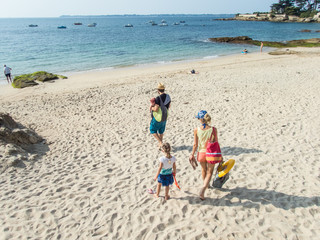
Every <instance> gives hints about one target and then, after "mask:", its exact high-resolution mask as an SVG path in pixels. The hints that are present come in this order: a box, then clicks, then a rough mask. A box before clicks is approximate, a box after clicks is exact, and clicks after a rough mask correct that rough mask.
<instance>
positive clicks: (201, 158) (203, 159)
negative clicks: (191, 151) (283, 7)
mask: <svg viewBox="0 0 320 240" xmlns="http://www.w3.org/2000/svg"><path fill="white" fill-rule="evenodd" d="M197 160H198V162H207V163H210V164H217V163H219V162H221V160H217V161H207V160H206V153H205V152H198V154H197Z"/></svg>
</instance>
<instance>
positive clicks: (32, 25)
mask: <svg viewBox="0 0 320 240" xmlns="http://www.w3.org/2000/svg"><path fill="white" fill-rule="evenodd" d="M29 27H38V25H37V24H30V25H29Z"/></svg>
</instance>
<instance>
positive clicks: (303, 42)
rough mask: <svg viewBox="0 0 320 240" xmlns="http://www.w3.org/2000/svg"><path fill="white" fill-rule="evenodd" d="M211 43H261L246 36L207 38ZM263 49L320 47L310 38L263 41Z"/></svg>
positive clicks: (316, 40) (316, 39)
mask: <svg viewBox="0 0 320 240" xmlns="http://www.w3.org/2000/svg"><path fill="white" fill-rule="evenodd" d="M209 41H211V42H221V43H237V44H249V45H255V46H260V44H261V41H258V40H253V39H252V38H250V37H248V36H239V37H220V38H209ZM263 45H264V46H265V47H275V48H283V47H320V38H311V39H300V40H292V41H288V42H270V41H263Z"/></svg>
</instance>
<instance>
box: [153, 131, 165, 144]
mask: <svg viewBox="0 0 320 240" xmlns="http://www.w3.org/2000/svg"><path fill="white" fill-rule="evenodd" d="M152 135H153V136H154V137H155V139H157V141H158V145H159V147H161V146H162V139H163V134H158V133H153V134H152Z"/></svg>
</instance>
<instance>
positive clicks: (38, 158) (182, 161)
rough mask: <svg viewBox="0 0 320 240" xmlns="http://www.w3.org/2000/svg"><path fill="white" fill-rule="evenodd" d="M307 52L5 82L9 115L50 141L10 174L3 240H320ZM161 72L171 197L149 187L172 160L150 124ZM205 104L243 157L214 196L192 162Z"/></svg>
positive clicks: (316, 108) (318, 128)
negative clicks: (173, 172)
mask: <svg viewBox="0 0 320 240" xmlns="http://www.w3.org/2000/svg"><path fill="white" fill-rule="evenodd" d="M294 51H297V52H298V53H297V54H291V55H269V54H267V53H253V54H247V55H234V56H226V57H220V58H217V59H207V60H201V61H190V62H181V63H174V64H168V65H153V66H143V67H134V68H133V67H132V68H123V69H116V70H110V71H105V72H88V73H81V74H74V75H72V76H70V77H69V79H66V80H57V81H55V82H54V83H45V84H40V85H38V86H36V87H32V88H25V89H13V88H12V87H10V86H8V85H6V86H0V112H4V113H9V114H10V116H12V117H13V118H14V119H15V120H16V121H17V122H19V123H21V124H22V125H24V126H26V127H28V128H31V129H33V130H34V131H35V132H36V133H37V134H39V135H40V136H42V137H43V138H44V139H45V142H44V143H43V146H42V147H41V148H39V149H38V150H35V151H34V152H33V156H32V157H30V159H26V160H25V161H24V167H10V168H8V169H6V170H5V171H4V172H2V173H1V174H0V186H1V188H0V189H1V190H0V191H1V194H0V207H1V212H0V222H1V227H0V239H147V240H149V239H174V240H177V239H255V240H256V239H300V240H302V239H305V240H310V239H319V236H320V175H319V173H320V161H319V159H320V151H319V149H320V137H319V132H320V124H319V122H320V116H319V112H320V94H319V89H320V77H319V76H320V68H319V62H320V48H297V49H294ZM191 69H195V70H196V71H197V72H199V73H198V74H190V73H189V72H190V70H191ZM159 82H162V83H164V84H165V85H166V92H167V93H168V94H170V96H171V98H172V104H171V110H170V116H169V119H168V123H167V128H166V132H165V135H164V140H165V141H167V142H169V143H170V144H171V146H172V147H173V152H172V154H173V155H174V156H175V157H176V158H177V180H178V182H179V185H180V186H181V190H179V189H178V188H177V187H176V186H173V187H172V189H171V191H170V195H171V199H170V200H168V201H165V200H164V197H163V196H164V190H163V189H162V192H161V194H160V195H161V197H160V198H159V199H156V198H154V197H153V195H151V194H149V193H148V192H147V189H148V188H153V189H154V188H155V186H156V182H154V181H153V177H154V176H155V174H156V170H157V167H158V164H159V162H158V159H159V157H161V156H162V153H161V152H159V151H158V149H157V143H156V141H155V139H154V138H153V137H152V136H151V135H150V133H149V124H150V120H151V119H150V113H149V99H150V98H151V97H155V96H157V93H156V91H155V88H156V86H157V84H158V83H159ZM201 109H204V110H207V111H208V112H209V114H210V115H211V117H212V119H213V122H212V124H213V125H214V126H216V127H217V129H218V130H219V142H220V146H221V150H222V153H223V156H224V158H225V159H230V158H232V159H235V160H236V164H235V166H234V168H233V169H232V171H231V172H230V179H229V180H228V181H227V182H226V184H225V185H224V186H223V189H220V190H219V189H214V188H210V189H208V190H207V192H206V200H205V201H201V200H200V199H199V197H198V194H199V191H200V188H201V186H202V179H201V169H200V166H199V167H198V168H197V169H196V170H193V169H192V167H191V165H190V164H189V161H188V156H189V154H190V152H191V150H192V144H193V132H192V131H193V129H194V127H196V126H198V125H197V124H198V122H197V120H196V119H195V118H194V116H195V114H196V113H197V112H198V111H199V110H201ZM0 155H1V154H0ZM2 157H3V156H2V155H1V156H0V159H1V158H2Z"/></svg>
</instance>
